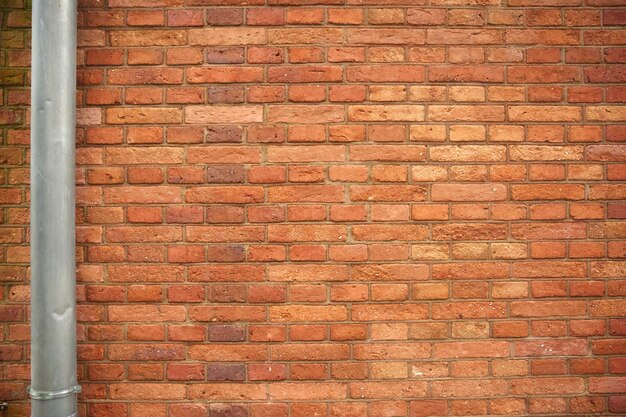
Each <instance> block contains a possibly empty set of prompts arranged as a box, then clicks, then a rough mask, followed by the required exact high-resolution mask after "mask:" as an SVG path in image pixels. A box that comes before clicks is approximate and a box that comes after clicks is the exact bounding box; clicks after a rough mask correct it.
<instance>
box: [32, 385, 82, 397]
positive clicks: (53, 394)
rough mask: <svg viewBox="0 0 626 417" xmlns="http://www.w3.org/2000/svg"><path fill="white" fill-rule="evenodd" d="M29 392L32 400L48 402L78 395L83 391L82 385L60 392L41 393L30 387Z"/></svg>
mask: <svg viewBox="0 0 626 417" xmlns="http://www.w3.org/2000/svg"><path fill="white" fill-rule="evenodd" d="M27 390H28V394H29V395H30V398H32V399H33V400H40V401H46V400H54V399H56V398H63V397H67V396H69V395H73V394H78V393H79V392H80V391H81V390H82V388H81V386H80V385H74V386H71V387H69V388H65V389H62V390H58V391H39V390H36V389H33V388H32V387H28V388H27Z"/></svg>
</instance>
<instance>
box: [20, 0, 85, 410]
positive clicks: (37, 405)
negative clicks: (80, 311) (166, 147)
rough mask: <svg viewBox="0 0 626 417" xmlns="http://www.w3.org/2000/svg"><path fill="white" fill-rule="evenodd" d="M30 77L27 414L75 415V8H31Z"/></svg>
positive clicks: (46, 0)
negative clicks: (28, 374) (29, 358)
mask: <svg viewBox="0 0 626 417" xmlns="http://www.w3.org/2000/svg"><path fill="white" fill-rule="evenodd" d="M32 21H33V24H32V33H33V34H32V69H31V74H32V75H31V80H32V82H31V85H32V88H31V223H30V226H31V251H30V255H31V387H30V389H29V392H30V395H31V408H32V412H31V413H32V414H31V415H32V416H33V417H69V416H75V415H77V407H76V394H77V392H78V391H79V390H80V388H79V387H78V384H77V380H76V272H75V271H76V255H75V247H76V243H75V234H76V233H75V230H76V228H75V208H74V207H75V203H74V196H75V190H74V165H75V161H74V146H75V128H76V127H75V125H76V0H34V1H33V18H32Z"/></svg>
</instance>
